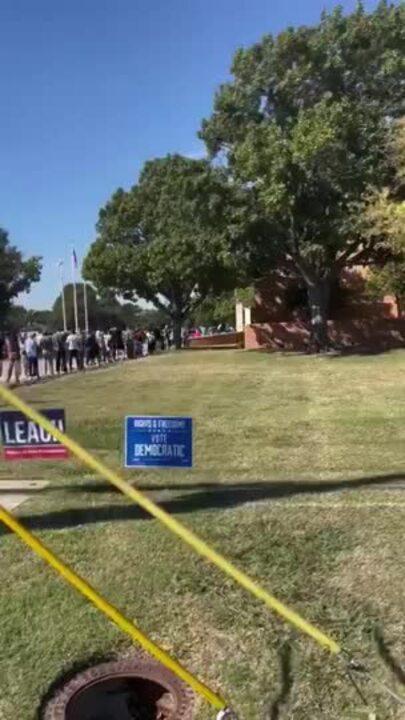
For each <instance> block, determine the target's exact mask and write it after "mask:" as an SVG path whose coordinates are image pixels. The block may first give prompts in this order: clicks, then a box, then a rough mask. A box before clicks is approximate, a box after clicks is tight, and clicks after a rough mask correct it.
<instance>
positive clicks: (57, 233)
mask: <svg viewBox="0 0 405 720" xmlns="http://www.w3.org/2000/svg"><path fill="white" fill-rule="evenodd" d="M334 4H336V3H334V2H329V1H325V0H305V2H302V0H290V1H289V2H288V0H116V1H115V2H112V1H111V0H57V1H55V0H35V1H34V0H2V3H1V10H0V88H1V100H2V110H1V114H0V225H1V226H3V227H5V228H6V229H7V230H8V231H9V232H10V236H11V240H12V241H13V243H15V244H17V245H18V246H19V247H20V248H21V249H22V250H23V251H24V253H26V254H38V255H42V256H43V258H44V271H43V277H42V280H41V282H40V283H38V284H37V285H35V286H34V287H33V290H32V292H31V293H30V295H29V296H27V297H26V298H24V303H25V304H26V305H27V307H35V308H45V307H48V306H50V305H51V304H52V302H53V300H54V299H55V296H56V294H57V292H58V278H57V270H56V265H57V262H58V260H59V259H61V258H63V259H64V260H65V261H66V274H67V276H68V277H67V279H70V278H69V274H70V264H69V253H70V252H71V247H72V244H73V245H74V247H75V249H76V252H77V254H78V256H79V259H80V258H82V257H83V255H84V254H85V253H86V249H87V248H88V246H89V243H90V242H91V240H92V239H93V238H94V224H95V222H96V220H97V214H98V209H99V208H100V206H101V205H102V204H103V203H104V202H105V201H106V200H107V199H108V197H109V196H110V194H111V193H112V192H113V191H114V190H115V189H116V188H117V187H118V186H123V187H128V186H130V185H132V184H133V183H134V182H135V180H136V177H137V173H138V171H139V169H140V167H141V166H142V164H143V162H144V161H145V160H146V159H148V158H152V157H157V156H160V155H165V154H166V153H167V152H181V153H184V154H186V155H190V156H196V155H198V154H199V153H201V150H202V146H201V144H200V143H199V141H198V139H197V137H196V132H197V130H198V128H199V125H200V121H201V119H202V118H203V117H204V116H207V115H208V114H209V113H210V110H211V107H212V99H213V94H214V91H215V89H216V87H217V86H218V85H219V83H220V82H221V81H223V80H224V79H226V78H227V74H228V71H229V66H230V63H231V58H232V55H233V52H234V51H235V49H236V48H237V47H239V46H241V45H249V44H251V43H253V42H255V41H256V40H258V39H259V38H260V37H261V36H262V35H263V34H265V33H266V32H273V33H275V32H277V31H279V30H281V29H283V28H284V27H285V26H286V25H289V24H294V25H297V24H302V23H313V22H316V21H317V20H318V18H319V15H320V12H321V11H322V9H323V8H324V7H327V8H330V7H332V6H333V5H334ZM342 4H343V6H344V7H345V8H346V9H352V8H353V7H354V5H355V0H353V1H352V0H344V2H343V3H342ZM367 4H368V3H367Z"/></svg>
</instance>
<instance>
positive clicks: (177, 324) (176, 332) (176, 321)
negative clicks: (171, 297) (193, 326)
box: [173, 316, 183, 350]
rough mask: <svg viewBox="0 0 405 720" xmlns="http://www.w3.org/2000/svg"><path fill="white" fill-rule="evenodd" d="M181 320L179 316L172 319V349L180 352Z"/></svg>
mask: <svg viewBox="0 0 405 720" xmlns="http://www.w3.org/2000/svg"><path fill="white" fill-rule="evenodd" d="M182 324H183V323H182V318H181V317H179V316H176V317H174V318H173V341H174V347H175V348H176V350H181V347H182V341H181V327H182Z"/></svg>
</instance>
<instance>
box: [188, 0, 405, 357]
mask: <svg viewBox="0 0 405 720" xmlns="http://www.w3.org/2000/svg"><path fill="white" fill-rule="evenodd" d="M232 74H233V79H232V80H231V81H230V82H228V83H226V84H224V85H223V86H222V87H221V88H220V89H219V91H218V93H217V95H216V98H215V105H214V112H213V115H212V117H211V118H210V119H208V120H206V121H204V122H203V125H202V129H201V133H200V135H201V137H202V138H203V139H204V140H205V142H206V144H207V147H208V149H209V151H210V153H211V154H212V155H213V156H219V157H220V158H221V159H222V161H223V163H224V165H225V166H226V167H227V168H228V170H229V172H230V174H231V175H232V177H233V180H234V183H235V185H238V186H239V187H240V188H241V189H243V191H244V193H245V197H246V205H247V207H248V213H247V214H248V218H249V223H247V224H246V232H245V234H244V243H243V245H239V246H235V251H237V252H240V254H241V256H242V257H243V260H244V262H245V263H247V264H249V265H250V270H251V272H252V275H253V277H258V276H259V277H260V276H264V275H265V274H266V271H267V270H268V269H269V268H271V267H274V266H275V265H279V266H280V265H284V266H285V267H286V268H287V269H289V270H290V271H291V272H293V273H296V274H297V275H298V276H300V277H301V278H302V279H303V281H304V282H305V285H306V288H307V293H308V299H309V306H310V310H311V319H312V330H313V337H314V340H315V341H316V343H317V345H318V346H320V347H321V346H325V345H327V341H328V339H327V319H328V312H329V298H330V291H331V287H332V286H333V283H334V282H335V280H336V278H337V276H338V275H339V272H340V270H341V268H342V267H343V266H345V265H350V264H354V263H359V262H366V261H367V260H368V259H369V258H370V257H372V255H373V251H374V246H373V239H372V238H370V237H364V236H362V234H361V233H359V232H358V226H357V223H356V217H355V212H354V211H353V208H355V207H356V206H357V204H358V203H359V202H360V201H361V200H362V198H363V196H364V194H365V193H366V192H367V190H368V188H369V186H377V187H383V186H384V184H386V183H387V182H389V179H390V174H391V173H392V168H391V167H390V162H389V159H388V158H387V156H386V153H385V152H384V149H385V138H386V135H387V133H388V132H389V131H390V123H391V120H392V118H393V117H396V116H398V115H399V114H400V113H401V111H403V107H404V101H405V85H404V77H405V5H404V4H401V5H398V6H395V5H388V4H387V3H381V4H380V5H379V6H378V8H377V9H376V10H375V11H374V12H372V13H366V12H365V11H364V9H363V7H362V6H361V5H359V6H358V8H357V10H356V11H355V12H354V13H353V14H351V15H347V16H345V15H344V13H343V11H342V9H341V8H337V9H336V10H334V11H333V12H332V13H331V14H327V13H325V14H323V16H322V19H321V21H320V23H319V24H318V25H317V26H314V27H299V28H288V29H287V30H286V31H285V32H282V33H281V34H280V35H278V36H277V37H274V36H272V35H267V36H265V37H264V38H263V40H262V41H261V42H259V43H257V44H256V45H254V46H253V47H251V48H248V49H246V50H239V51H238V52H237V53H236V55H235V58H234V61H233V65H232Z"/></svg>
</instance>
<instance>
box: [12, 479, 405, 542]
mask: <svg viewBox="0 0 405 720" xmlns="http://www.w3.org/2000/svg"><path fill="white" fill-rule="evenodd" d="M401 480H405V474H400V473H396V474H389V475H377V476H371V477H363V478H357V479H354V480H343V481H333V482H302V481H301V482H299V481H288V482H276V483H274V482H271V483H269V482H263V483H241V484H230V485H218V484H210V483H202V484H200V485H199V484H196V485H193V484H182V483H174V484H170V485H166V486H157V485H145V486H141V488H142V489H143V490H145V491H146V492H151V491H158V492H159V491H160V492H162V491H167V490H174V491H179V490H181V491H185V490H188V491H189V492H186V493H185V494H183V495H180V496H176V497H173V498H169V499H167V500H164V501H162V502H160V501H159V497H157V502H159V505H160V506H161V507H163V508H164V509H165V510H167V512H169V513H173V514H175V515H176V514H183V513H193V512H199V511H204V510H205V511H208V510H223V509H227V508H228V509H229V508H235V507H238V506H241V505H245V504H247V503H257V502H264V501H266V500H277V499H283V498H289V497H293V496H297V495H301V496H305V495H313V494H316V495H321V496H322V495H323V494H325V493H331V492H335V491H337V490H342V489H346V490H348V489H356V488H357V489H358V488H362V487H381V488H391V489H394V488H395V486H392V483H394V482H398V481H401ZM56 489H60V486H56ZM397 489H398V490H401V489H402V490H405V484H404V485H403V486H402V488H401V487H397ZM46 490H47V489H46V488H45V490H44V492H46ZM71 490H72V491H74V492H87V493H89V492H95V493H114V492H118V491H116V490H115V488H113V487H112V486H111V485H109V484H105V483H100V484H98V483H97V481H95V482H94V483H90V484H86V485H74V486H72V487H71ZM19 517H20V518H21V521H22V523H23V524H25V525H26V526H27V527H28V528H31V529H33V530H45V529H49V530H60V529H63V528H73V527H80V526H82V525H91V524H95V523H99V522H112V521H120V522H121V521H127V520H146V519H151V516H150V515H148V514H147V513H146V512H145V511H143V510H142V509H141V508H140V507H138V506H137V505H134V504H130V503H126V502H125V501H124V500H123V501H122V503H121V504H111V503H110V504H108V505H107V504H106V505H101V506H99V507H83V508H67V509H62V510H53V511H49V512H44V513H41V514H37V515H32V514H29V515H26V516H24V515H19ZM2 532H7V530H5V529H4V528H3V529H2V528H1V527H0V533H2Z"/></svg>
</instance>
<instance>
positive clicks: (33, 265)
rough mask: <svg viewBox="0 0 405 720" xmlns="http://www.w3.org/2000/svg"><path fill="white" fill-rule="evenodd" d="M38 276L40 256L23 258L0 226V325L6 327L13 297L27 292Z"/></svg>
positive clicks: (39, 272) (39, 275) (39, 273)
mask: <svg viewBox="0 0 405 720" xmlns="http://www.w3.org/2000/svg"><path fill="white" fill-rule="evenodd" d="M40 277H41V258H39V257H30V258H27V259H24V258H23V255H22V253H21V252H20V251H19V250H18V249H17V248H16V247H15V246H14V245H10V240H9V236H8V233H7V231H6V230H4V229H3V228H0V327H3V328H4V327H7V317H8V314H9V312H10V308H11V304H12V301H13V299H14V298H16V297H17V295H19V294H20V293H22V292H28V291H29V290H30V288H31V285H32V283H34V282H38V280H39V279H40Z"/></svg>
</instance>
